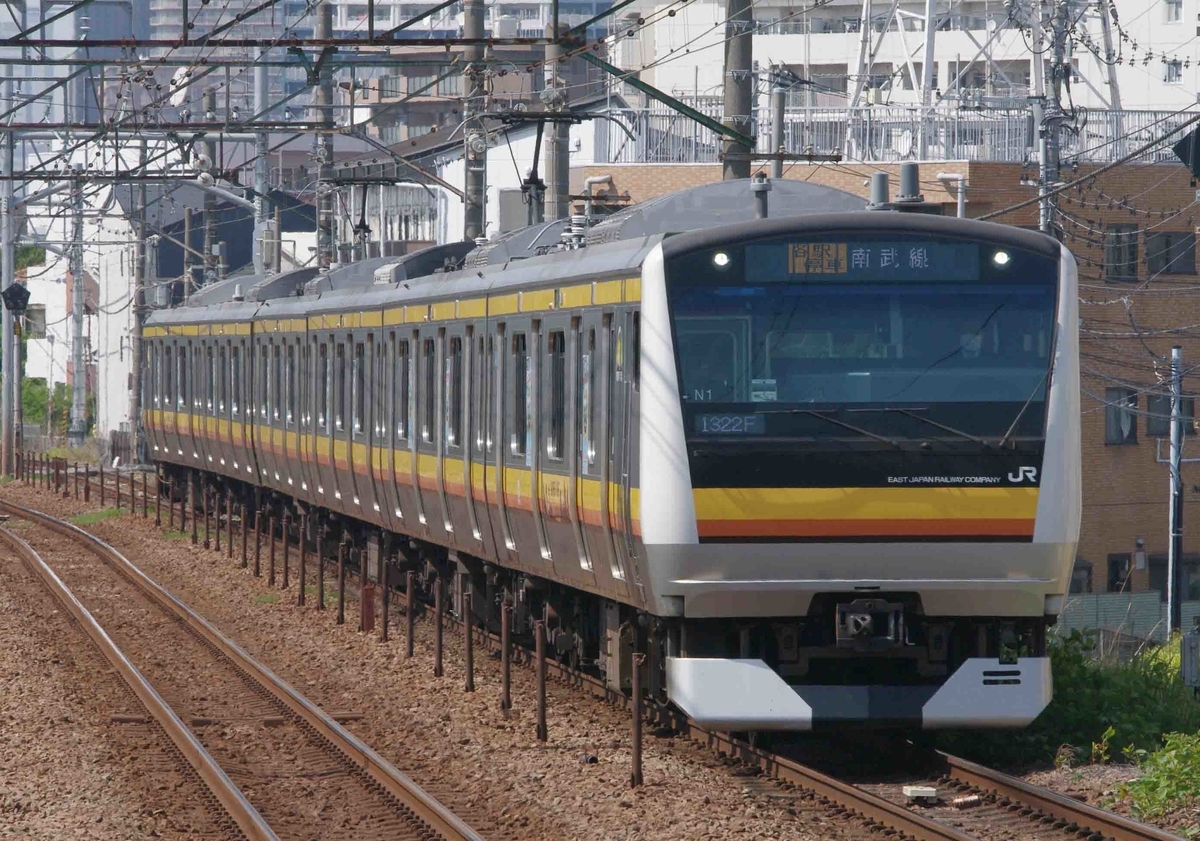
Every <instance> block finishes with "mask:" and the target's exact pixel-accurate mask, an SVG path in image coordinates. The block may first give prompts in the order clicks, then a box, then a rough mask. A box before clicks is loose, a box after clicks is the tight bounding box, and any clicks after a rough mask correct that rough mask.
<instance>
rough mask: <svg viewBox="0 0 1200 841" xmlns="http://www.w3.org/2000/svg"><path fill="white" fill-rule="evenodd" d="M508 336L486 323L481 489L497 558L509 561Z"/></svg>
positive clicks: (513, 541)
mask: <svg viewBox="0 0 1200 841" xmlns="http://www.w3.org/2000/svg"><path fill="white" fill-rule="evenodd" d="M510 340H511V337H510V336H509V334H508V329H507V325H506V324H505V323H504V322H500V323H495V322H490V321H489V322H488V370H489V372H490V373H489V375H488V401H487V414H486V417H487V426H488V429H489V435H488V438H487V440H486V441H485V446H486V448H487V467H486V468H485V470H484V488H485V492H486V494H487V501H488V512H489V515H490V516H489V518H488V519H489V520H490V521H491V523H492V540H493V541H494V542H495V544H496V556H497V557H498V558H508V557H511V556H513V555H514V554H515V552H516V548H517V542H516V538H515V536H514V534H513V530H512V523H511V522H510V517H509V512H508V495H507V493H506V492H505V487H506V481H507V475H506V473H507V470H508V460H509V453H510V449H509V444H508V435H509V429H510V423H509V419H508V397H507V395H508V381H509V377H510V376H511V371H510V363H509V356H508V343H509V341H510Z"/></svg>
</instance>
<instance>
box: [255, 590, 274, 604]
mask: <svg viewBox="0 0 1200 841" xmlns="http://www.w3.org/2000/svg"><path fill="white" fill-rule="evenodd" d="M277 601H279V594H278V593H260V594H259V595H257V596H255V597H254V603H255V604H275V602H277Z"/></svg>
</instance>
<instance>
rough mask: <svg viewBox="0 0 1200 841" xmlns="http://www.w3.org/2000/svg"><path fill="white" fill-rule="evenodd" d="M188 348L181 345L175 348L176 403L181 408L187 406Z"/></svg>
mask: <svg viewBox="0 0 1200 841" xmlns="http://www.w3.org/2000/svg"><path fill="white" fill-rule="evenodd" d="M186 382H187V349H186V348H185V347H184V346H183V345H180V346H179V347H177V348H176V349H175V388H176V392H175V405H176V406H177V407H178V408H180V409H186V408H187V388H186V386H185V383H186Z"/></svg>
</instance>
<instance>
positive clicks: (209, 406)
mask: <svg viewBox="0 0 1200 841" xmlns="http://www.w3.org/2000/svg"><path fill="white" fill-rule="evenodd" d="M204 380H205V383H204V386H205V388H204V395H205V396H204V410H205V411H206V412H208V413H209V414H210V415H211V414H212V413H213V405H214V404H215V403H216V396H215V392H216V390H217V382H216V380H217V360H216V359H215V358H214V356H213V349H212V348H205V350H204Z"/></svg>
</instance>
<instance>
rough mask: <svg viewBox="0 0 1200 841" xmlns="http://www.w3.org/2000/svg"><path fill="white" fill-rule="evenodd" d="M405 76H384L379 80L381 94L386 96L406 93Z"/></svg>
mask: <svg viewBox="0 0 1200 841" xmlns="http://www.w3.org/2000/svg"><path fill="white" fill-rule="evenodd" d="M403 80H404V77H403V76H383V77H381V78H380V80H379V95H380V97H385V96H403V95H404V81H403Z"/></svg>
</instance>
